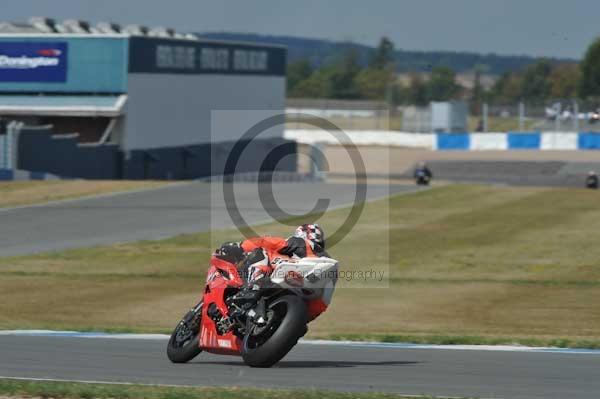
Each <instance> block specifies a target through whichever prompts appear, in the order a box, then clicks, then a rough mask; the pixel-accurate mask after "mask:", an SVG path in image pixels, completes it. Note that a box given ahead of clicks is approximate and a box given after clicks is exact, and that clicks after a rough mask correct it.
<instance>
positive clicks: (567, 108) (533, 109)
mask: <svg viewBox="0 0 600 399" xmlns="http://www.w3.org/2000/svg"><path fill="white" fill-rule="evenodd" d="M598 111H599V109H598V104H596V103H593V102H585V101H581V100H573V99H566V100H564V99H557V100H551V101H548V102H546V103H543V104H540V103H534V104H532V103H526V102H520V103H516V104H483V105H482V107H481V110H480V112H479V114H478V115H475V116H473V117H472V119H474V120H473V121H472V122H473V124H472V126H473V129H472V130H473V131H480V132H508V131H513V132H526V131H542V132H581V131H584V132H596V131H600V116H599V112H598Z"/></svg>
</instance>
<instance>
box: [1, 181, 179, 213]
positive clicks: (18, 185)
mask: <svg viewBox="0 0 600 399" xmlns="http://www.w3.org/2000/svg"><path fill="white" fill-rule="evenodd" d="M166 184H168V183H165V182H158V181H127V180H119V181H110V180H103V181H89V180H47V181H46V180H45V181H10V182H0V208H4V207H12V206H22V205H32V204H40V203H45V202H49V201H60V200H67V199H74V198H81V197H87V196H93V195H100V194H109V193H114V192H125V191H131V190H139V189H146V188H156V187H160V186H164V185H166Z"/></svg>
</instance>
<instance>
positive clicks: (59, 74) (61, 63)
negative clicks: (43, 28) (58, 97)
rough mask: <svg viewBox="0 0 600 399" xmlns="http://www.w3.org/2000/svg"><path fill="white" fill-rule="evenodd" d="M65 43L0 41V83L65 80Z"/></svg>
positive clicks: (61, 81)
mask: <svg viewBox="0 0 600 399" xmlns="http://www.w3.org/2000/svg"><path fill="white" fill-rule="evenodd" d="M67 53H68V46H67V43H65V42H0V82H57V83H64V82H66V81H67V55H68V54H67Z"/></svg>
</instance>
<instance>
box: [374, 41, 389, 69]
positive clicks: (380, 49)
mask: <svg viewBox="0 0 600 399" xmlns="http://www.w3.org/2000/svg"><path fill="white" fill-rule="evenodd" d="M394 55H395V49H394V43H392V41H391V40H390V39H388V38H387V37H382V38H381V40H380V41H379V44H378V45H377V48H376V49H375V52H374V53H373V56H372V57H371V61H370V62H369V67H370V68H373V69H386V68H390V67H392V66H393V64H394V59H395V57H394Z"/></svg>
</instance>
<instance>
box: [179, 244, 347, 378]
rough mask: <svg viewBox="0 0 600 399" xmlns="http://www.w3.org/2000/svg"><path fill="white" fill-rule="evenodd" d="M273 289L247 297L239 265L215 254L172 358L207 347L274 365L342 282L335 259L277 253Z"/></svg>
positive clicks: (260, 364) (189, 355)
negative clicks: (243, 288) (293, 256)
mask: <svg viewBox="0 0 600 399" xmlns="http://www.w3.org/2000/svg"><path fill="white" fill-rule="evenodd" d="M272 266H273V268H274V270H273V272H272V274H271V276H270V285H269V286H268V288H262V289H261V290H260V291H259V297H258V298H253V300H252V301H251V302H248V300H247V297H245V296H244V291H242V290H241V288H242V286H243V285H244V280H243V279H242V277H241V276H240V274H239V272H238V269H237V267H236V266H235V265H234V264H232V263H229V262H227V261H225V260H222V259H219V258H217V257H216V256H214V255H213V256H212V258H211V260H210V268H209V270H208V277H207V279H206V285H205V287H204V290H203V297H202V300H201V301H200V303H198V304H197V305H196V306H194V307H193V308H192V309H191V310H190V311H189V312H188V313H187V314H186V315H185V316H184V317H183V319H182V320H181V321H180V322H179V324H178V325H177V327H176V328H175V330H174V331H173V334H172V335H171V338H170V339H169V342H168V345H167V356H168V358H169V360H171V361H172V362H173V363H186V362H188V361H190V360H192V359H193V358H195V357H196V356H198V355H199V354H200V353H201V352H202V351H206V352H210V353H216V354H221V355H237V356H241V357H242V359H243V360H244V362H245V363H246V364H247V365H249V366H251V367H271V366H272V365H274V364H275V363H277V362H278V361H279V360H281V359H282V358H283V357H284V356H285V355H286V354H287V353H288V352H289V351H290V350H291V349H292V348H293V347H294V346H295V345H296V343H297V342H298V339H299V338H300V337H302V336H303V335H304V334H306V332H307V331H308V328H307V324H308V323H309V322H310V321H312V320H314V319H315V318H316V317H317V316H319V315H320V314H321V313H323V312H324V311H325V309H327V306H328V305H329V303H330V301H331V297H332V295H333V291H334V289H335V285H336V282H337V271H338V262H337V261H336V260H334V259H330V258H325V257H322V258H303V259H288V258H278V259H275V260H273V262H272Z"/></svg>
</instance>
